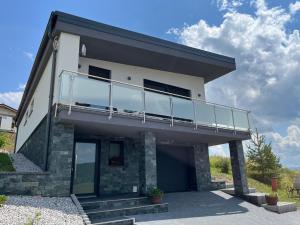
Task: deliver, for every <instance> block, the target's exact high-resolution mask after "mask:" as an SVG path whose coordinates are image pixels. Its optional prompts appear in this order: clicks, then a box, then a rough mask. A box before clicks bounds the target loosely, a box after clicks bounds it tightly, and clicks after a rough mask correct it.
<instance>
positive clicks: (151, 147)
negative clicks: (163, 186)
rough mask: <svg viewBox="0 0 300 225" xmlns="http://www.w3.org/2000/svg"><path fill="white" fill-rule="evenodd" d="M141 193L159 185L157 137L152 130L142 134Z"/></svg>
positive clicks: (145, 192)
mask: <svg viewBox="0 0 300 225" xmlns="http://www.w3.org/2000/svg"><path fill="white" fill-rule="evenodd" d="M139 145H140V147H139V148H138V149H139V150H140V162H139V163H140V166H139V167H140V169H139V173H140V193H141V194H147V193H148V191H149V189H151V188H155V187H157V171H156V138H155V136H154V134H153V133H152V132H145V133H141V135H140V143H139Z"/></svg>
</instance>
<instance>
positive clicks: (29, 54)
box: [23, 52, 34, 61]
mask: <svg viewBox="0 0 300 225" xmlns="http://www.w3.org/2000/svg"><path fill="white" fill-rule="evenodd" d="M23 54H24V55H25V56H26V58H28V59H29V60H30V61H34V55H33V53H31V52H23Z"/></svg>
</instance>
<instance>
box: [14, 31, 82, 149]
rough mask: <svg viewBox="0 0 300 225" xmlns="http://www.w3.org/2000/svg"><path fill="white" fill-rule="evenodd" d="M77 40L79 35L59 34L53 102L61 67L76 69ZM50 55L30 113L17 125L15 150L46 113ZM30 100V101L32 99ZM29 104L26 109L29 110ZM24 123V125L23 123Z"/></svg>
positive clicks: (50, 67)
mask: <svg viewBox="0 0 300 225" xmlns="http://www.w3.org/2000/svg"><path fill="white" fill-rule="evenodd" d="M79 41H80V37H79V36H76V35H71V34H67V33H61V34H60V36H59V48H58V52H57V59H56V63H57V64H56V76H55V86H54V99H53V104H54V103H55V102H56V99H57V96H58V95H57V94H58V84H59V81H58V80H59V79H58V77H59V74H60V73H61V71H62V70H63V69H67V70H72V71H77V68H78V58H79ZM51 70H52V56H51V57H50V59H49V61H48V63H47V66H46V68H45V70H44V72H43V74H42V77H41V79H40V81H39V84H38V86H37V88H36V90H35V92H34V94H33V98H32V99H34V108H33V112H32V114H31V115H30V116H29V117H28V118H27V122H26V124H25V120H26V113H25V114H24V116H23V118H22V119H21V122H20V124H19V127H18V137H17V144H16V150H17V151H18V150H19V149H20V148H21V147H22V145H23V144H24V142H25V141H26V140H27V138H28V137H29V136H30V135H31V133H32V132H33V131H34V129H35V128H36V127H37V125H38V124H39V123H40V122H41V120H42V119H43V118H44V117H45V115H46V114H47V113H48V103H49V92H50V82H51ZM32 99H31V100H30V102H31V101H32ZM29 108H30V104H29V105H28V108H27V109H26V111H29ZM24 124H25V125H24Z"/></svg>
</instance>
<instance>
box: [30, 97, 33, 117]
mask: <svg viewBox="0 0 300 225" xmlns="http://www.w3.org/2000/svg"><path fill="white" fill-rule="evenodd" d="M33 107H34V99H32V101H31V103H30V108H29V116H30V115H31V114H32V112H33Z"/></svg>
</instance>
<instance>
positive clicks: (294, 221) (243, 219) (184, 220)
mask: <svg viewBox="0 0 300 225" xmlns="http://www.w3.org/2000/svg"><path fill="white" fill-rule="evenodd" d="M164 200H165V202H168V203H169V212H167V213H161V214H148V215H137V216H134V217H135V218H136V224H137V225H158V224H159V225H212V224H213V225H221V224H222V225H299V224H300V211H299V210H298V211H296V212H290V213H285V214H277V213H273V212H269V211H267V210H265V209H264V208H262V207H257V206H255V205H252V204H250V203H248V202H245V201H243V200H241V199H239V198H235V197H232V196H231V195H228V194H225V193H223V192H221V191H212V192H186V193H172V194H166V195H165V196H164Z"/></svg>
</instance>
